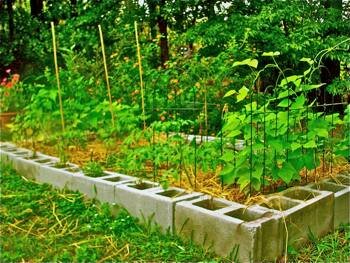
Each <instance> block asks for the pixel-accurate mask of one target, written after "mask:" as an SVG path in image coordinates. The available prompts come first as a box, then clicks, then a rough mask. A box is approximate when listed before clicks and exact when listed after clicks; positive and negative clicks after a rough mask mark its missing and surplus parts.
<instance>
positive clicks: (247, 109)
mask: <svg viewBox="0 0 350 263" xmlns="http://www.w3.org/2000/svg"><path fill="white" fill-rule="evenodd" d="M278 55H279V52H269V53H264V54H263V56H268V57H271V59H272V60H273V63H272V64H268V65H266V66H265V67H264V68H263V69H262V70H260V71H257V70H256V69H257V67H258V60H256V59H247V60H244V61H240V62H235V63H234V64H233V66H234V67H236V66H243V65H245V66H249V67H250V68H251V69H252V70H253V72H254V76H255V78H254V80H253V82H252V87H251V89H248V88H246V87H245V86H243V87H242V88H241V89H240V90H239V91H235V90H231V91H229V92H227V93H226V95H225V97H229V96H234V97H235V100H236V103H241V102H243V103H244V105H243V107H242V108H241V110H240V111H236V112H227V113H225V115H224V121H225V124H224V126H223V129H222V133H223V136H224V140H225V144H224V145H235V142H236V139H237V138H240V139H244V140H245V142H246V147H245V148H244V149H243V150H241V151H236V150H235V149H234V147H225V149H224V150H223V155H222V158H221V159H222V161H223V163H224V168H223V170H222V171H221V174H220V175H221V178H222V180H223V182H224V183H226V184H233V183H237V184H238V185H239V186H240V189H241V190H243V191H245V192H251V191H252V190H256V191H259V190H260V189H261V187H262V186H263V187H264V186H266V185H269V184H271V183H274V182H276V181H279V180H282V181H283V182H284V183H286V184H289V183H291V182H292V181H295V180H300V179H301V178H300V172H301V171H302V170H303V169H307V170H312V169H315V168H316V167H318V166H319V165H320V159H319V156H318V152H319V151H318V150H319V149H322V151H323V152H324V151H326V150H327V147H328V146H329V145H330V144H332V145H333V146H334V145H335V144H334V142H332V143H330V141H331V140H330V131H331V130H332V129H334V128H335V125H337V124H343V121H342V120H341V119H340V118H339V114H334V113H331V114H326V112H324V111H323V112H317V108H318V107H317V105H316V104H315V101H312V102H310V103H309V102H308V99H307V93H308V92H309V91H310V90H314V89H317V88H320V87H321V86H322V85H323V84H316V85H315V84H310V79H311V75H312V74H313V72H315V69H316V68H317V63H316V61H314V60H312V59H308V58H303V59H302V60H301V61H303V62H306V63H308V65H309V68H308V69H307V70H306V71H304V73H303V74H302V75H292V76H285V73H284V71H282V70H281V69H280V67H279V65H278V64H277V62H276V60H275V57H276V56H278ZM267 68H275V69H277V70H278V71H279V72H280V79H278V80H277V82H276V85H275V86H274V87H273V90H272V92H271V93H269V91H270V90H269V89H267V90H265V92H264V94H259V93H257V92H254V84H255V82H256V80H257V79H258V78H259V75H260V74H261V73H262V72H263V71H265V70H266V69H267ZM347 111H349V110H347ZM332 140H333V139H332ZM342 145H343V144H342ZM342 147H343V148H342V152H345V151H344V148H346V146H344V145H343V146H342ZM338 152H340V151H338Z"/></svg>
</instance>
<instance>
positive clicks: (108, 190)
mask: <svg viewBox="0 0 350 263" xmlns="http://www.w3.org/2000/svg"><path fill="white" fill-rule="evenodd" d="M133 180H135V178H134V177H131V176H127V175H123V174H118V173H111V172H107V171H105V176H102V177H89V176H86V175H84V174H83V173H82V172H78V173H76V174H75V175H74V177H73V178H72V181H71V184H70V186H69V188H70V189H71V190H73V191H79V192H80V193H82V194H85V195H86V196H87V197H89V198H95V199H97V200H99V201H100V202H102V203H106V202H107V203H111V204H113V203H115V186H116V185H118V184H122V183H126V182H130V181H133Z"/></svg>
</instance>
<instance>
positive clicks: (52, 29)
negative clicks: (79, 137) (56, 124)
mask: <svg viewBox="0 0 350 263" xmlns="http://www.w3.org/2000/svg"><path fill="white" fill-rule="evenodd" d="M51 32H52V45H53V59H54V62H55V72H56V79H57V89H58V101H59V104H60V113H61V125H62V132H65V126H64V116H63V105H62V96H61V84H60V76H59V72H58V64H57V49H56V35H55V24H54V23H53V22H51Z"/></svg>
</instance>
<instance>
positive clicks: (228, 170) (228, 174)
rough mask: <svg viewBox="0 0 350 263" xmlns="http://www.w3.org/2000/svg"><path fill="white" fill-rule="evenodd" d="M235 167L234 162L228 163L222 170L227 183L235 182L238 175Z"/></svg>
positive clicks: (223, 178) (224, 180)
mask: <svg viewBox="0 0 350 263" xmlns="http://www.w3.org/2000/svg"><path fill="white" fill-rule="evenodd" d="M234 171H235V167H234V165H233V164H227V165H226V166H225V167H224V169H223V170H222V171H221V173H220V176H221V179H222V181H223V182H224V183H225V184H228V185H230V184H233V183H234V182H235V179H236V176H235V173H234Z"/></svg>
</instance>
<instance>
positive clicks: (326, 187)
mask: <svg viewBox="0 0 350 263" xmlns="http://www.w3.org/2000/svg"><path fill="white" fill-rule="evenodd" d="M311 188H313V189H317V190H321V191H329V192H333V193H336V192H339V191H341V190H343V189H345V188H346V186H343V185H339V184H334V183H326V182H322V183H319V184H314V185H313V186H311Z"/></svg>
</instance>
